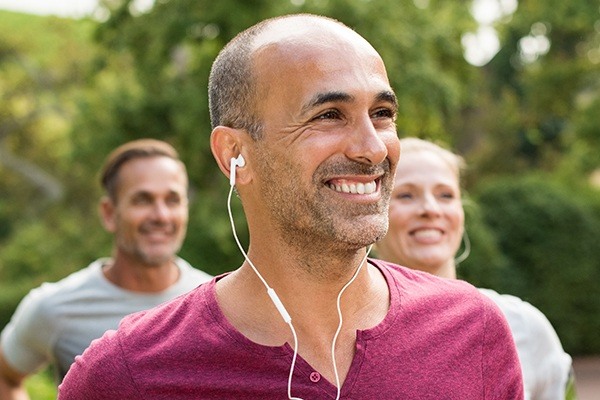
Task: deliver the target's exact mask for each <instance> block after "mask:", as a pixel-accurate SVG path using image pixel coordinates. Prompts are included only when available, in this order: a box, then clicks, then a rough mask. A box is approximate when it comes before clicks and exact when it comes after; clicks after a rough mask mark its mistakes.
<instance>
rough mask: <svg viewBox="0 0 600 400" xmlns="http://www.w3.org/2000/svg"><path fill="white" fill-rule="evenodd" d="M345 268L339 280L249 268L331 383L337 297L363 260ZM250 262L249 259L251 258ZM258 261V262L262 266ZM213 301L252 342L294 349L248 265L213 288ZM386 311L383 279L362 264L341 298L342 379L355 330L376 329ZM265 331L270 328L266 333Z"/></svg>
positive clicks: (283, 267)
mask: <svg viewBox="0 0 600 400" xmlns="http://www.w3.org/2000/svg"><path fill="white" fill-rule="evenodd" d="M364 255H365V254H364V252H363V253H362V257H361V256H359V257H358V258H357V260H358V261H355V262H354V263H353V264H351V265H348V266H346V269H347V270H348V273H347V274H344V276H340V274H339V268H338V267H336V269H335V272H332V274H331V278H332V279H331V280H330V281H327V280H326V279H325V277H324V276H321V277H318V278H316V279H315V277H313V276H311V275H310V274H309V273H307V272H306V268H305V266H302V265H298V264H295V265H290V264H291V263H292V260H290V259H289V258H287V259H286V262H285V263H284V262H281V259H280V260H279V261H275V262H273V263H272V264H271V265H269V266H267V265H265V264H264V263H263V262H260V261H259V262H256V263H254V261H253V263H254V264H255V266H256V267H257V268H258V269H259V272H260V273H261V275H263V277H264V279H265V280H266V282H267V284H268V285H269V287H271V288H273V289H274V290H275V292H276V293H277V295H278V297H279V298H280V300H281V301H282V303H283V304H284V306H285V308H286V310H287V312H288V313H289V314H290V316H291V318H292V325H293V327H294V329H295V331H296V333H297V336H298V341H299V349H300V350H299V354H300V355H301V356H302V357H303V358H304V359H305V360H306V361H308V362H309V363H310V364H311V365H312V366H313V367H314V368H317V369H319V371H320V372H321V373H322V374H324V375H325V376H326V377H327V378H331V379H333V370H332V369H331V366H332V363H331V355H330V354H331V344H332V340H333V337H334V334H335V332H336V330H337V328H338V324H339V316H338V309H337V297H338V295H339V293H340V290H341V289H342V288H343V287H344V285H345V284H346V283H347V282H348V281H349V280H350V278H351V277H352V275H353V274H354V272H355V271H356V269H357V268H358V267H359V264H360V263H361V261H362V260H363V258H364ZM250 259H251V260H252V258H251V257H250ZM260 259H261V258H259V260H260ZM217 300H218V302H219V305H220V306H221V309H222V310H223V312H224V314H225V316H226V317H227V319H228V320H229V321H230V322H231V323H232V325H233V326H234V327H235V328H236V329H238V330H239V331H240V332H241V333H243V334H244V335H245V336H246V337H248V338H249V339H250V340H253V341H254V342H256V343H259V344H263V345H268V346H280V345H283V344H284V343H285V342H288V343H290V344H291V345H293V336H292V335H291V329H290V327H289V326H288V325H287V324H286V323H285V322H284V321H283V318H282V317H281V315H280V314H279V313H278V311H277V309H276V307H275V306H274V305H273V302H272V301H271V299H270V298H269V296H268V295H267V289H266V287H265V285H264V284H263V283H262V281H261V280H260V278H258V276H257V274H256V272H255V271H254V270H253V269H252V268H251V266H250V265H249V263H248V262H246V263H244V265H243V266H242V267H241V268H239V269H238V270H237V271H235V272H234V273H232V274H231V275H229V276H227V277H226V278H223V279H221V280H220V281H218V282H217ZM388 308H389V289H388V286H387V283H386V281H385V278H384V277H383V275H382V273H381V272H380V271H379V270H378V269H377V268H376V267H374V266H372V265H370V264H368V263H367V262H366V261H365V262H364V263H363V264H362V267H361V270H360V271H359V273H358V275H357V277H356V279H355V280H354V281H353V283H352V284H350V285H349V286H348V287H347V289H346V290H345V291H344V293H343V295H342V296H341V301H340V310H341V313H342V317H343V328H342V331H341V333H340V336H339V339H338V342H337V343H338V347H339V354H340V362H342V361H343V360H345V361H343V362H342V363H341V364H340V373H341V376H345V373H347V370H348V368H349V366H350V363H351V361H352V357H353V355H354V349H355V341H356V334H355V333H356V330H364V329H369V328H372V327H374V326H376V325H377V324H378V323H380V322H381V321H382V320H383V318H384V317H385V315H386V314H387V311H388ZM265 327H268V329H267V328H265Z"/></svg>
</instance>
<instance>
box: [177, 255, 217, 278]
mask: <svg viewBox="0 0 600 400" xmlns="http://www.w3.org/2000/svg"><path fill="white" fill-rule="evenodd" d="M175 263H176V264H177V267H178V268H179V270H180V271H181V274H182V277H183V278H184V279H186V280H191V281H192V282H194V283H195V284H197V285H199V284H201V283H204V282H208V281H210V280H211V279H212V278H213V276H212V275H210V274H208V273H206V272H204V271H202V270H200V269H198V268H195V267H193V266H192V265H191V264H190V263H189V262H187V261H186V260H184V259H183V258H180V257H177V258H176V259H175Z"/></svg>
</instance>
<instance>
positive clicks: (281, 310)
mask: <svg viewBox="0 0 600 400" xmlns="http://www.w3.org/2000/svg"><path fill="white" fill-rule="evenodd" d="M233 188H234V185H231V187H230V188H229V195H228V196H227V212H228V214H229V222H230V223H231V231H232V233H233V237H234V239H235V242H236V244H237V246H238V248H239V249H240V251H241V252H242V255H243V256H244V259H245V260H246V261H247V262H248V264H249V265H250V267H252V269H253V270H254V272H255V273H256V275H257V276H258V278H259V279H260V280H261V282H262V283H263V285H264V286H265V287H266V288H267V293H268V295H269V297H270V298H271V301H273V304H274V305H275V307H276V308H277V310H278V311H279V313H280V314H281V316H282V318H283V320H284V321H285V322H286V323H287V324H288V326H289V327H290V330H291V331H292V335H293V337H294V355H293V356H292V364H291V365H290V373H289V376H288V385H287V386H288V387H287V392H288V393H287V395H288V399H289V400H302V399H301V398H299V397H292V376H293V375H294V367H295V366H296V359H297V357H298V335H297V334H296V330H295V329H294V326H293V325H292V318H291V317H290V315H289V314H288V312H287V310H286V309H285V307H284V306H283V303H282V302H281V300H280V299H279V297H278V296H277V294H276V293H275V290H274V289H273V288H271V287H270V286H269V284H268V283H267V281H266V280H265V279H264V278H263V276H262V275H261V274H260V272H258V269H257V268H256V266H254V263H253V262H252V261H251V260H250V258H249V257H248V254H246V251H245V250H244V248H243V247H242V245H241V243H240V240H239V239H238V236H237V231H236V229H235V223H234V221H233V213H232V212H231V196H232V194H233ZM372 247H373V245H370V246H369V248H368V249H367V253H366V254H365V256H364V257H363V259H362V261H361V262H360V264H359V265H358V268H356V271H355V272H354V275H352V278H350V280H349V281H348V282H347V283H346V284H345V285H344V287H342V289H341V290H340V292H339V293H338V296H337V303H336V306H337V312H338V317H339V321H340V322H339V324H338V328H337V330H336V332H335V335H334V336H333V340H332V343H331V359H332V362H333V372H334V374H335V385H336V387H337V395H336V400H339V398H340V394H341V387H340V378H339V374H338V370H337V365H336V362H335V344H336V342H337V338H338V336H339V334H340V332H341V330H342V322H343V320H342V309H341V306H340V301H341V298H342V294H343V293H344V291H345V290H346V289H347V288H348V286H350V285H351V284H352V282H354V280H355V279H356V277H357V276H358V273H359V272H360V269H361V268H362V266H363V264H364V263H365V261H366V259H367V257H368V256H369V253H370V252H371V248H372Z"/></svg>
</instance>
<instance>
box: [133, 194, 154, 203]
mask: <svg viewBox="0 0 600 400" xmlns="http://www.w3.org/2000/svg"><path fill="white" fill-rule="evenodd" d="M151 202H152V200H151V199H150V198H149V197H146V196H141V197H136V198H134V199H133V204H138V205H143V204H150V203H151Z"/></svg>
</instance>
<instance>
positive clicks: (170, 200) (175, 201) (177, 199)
mask: <svg viewBox="0 0 600 400" xmlns="http://www.w3.org/2000/svg"><path fill="white" fill-rule="evenodd" d="M167 203H169V204H173V205H177V204H180V203H181V197H179V196H172V197H169V198H168V199H167Z"/></svg>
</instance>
